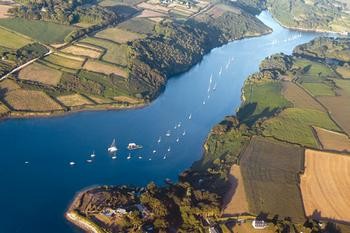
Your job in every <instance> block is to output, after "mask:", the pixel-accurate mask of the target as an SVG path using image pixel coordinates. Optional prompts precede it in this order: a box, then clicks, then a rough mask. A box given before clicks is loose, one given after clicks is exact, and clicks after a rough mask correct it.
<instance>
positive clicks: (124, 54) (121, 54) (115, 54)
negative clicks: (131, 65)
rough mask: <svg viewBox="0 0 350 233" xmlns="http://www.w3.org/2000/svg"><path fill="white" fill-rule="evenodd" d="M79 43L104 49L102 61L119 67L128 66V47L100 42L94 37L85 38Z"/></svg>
mask: <svg viewBox="0 0 350 233" xmlns="http://www.w3.org/2000/svg"><path fill="white" fill-rule="evenodd" d="M81 42H84V43H88V44H92V45H95V46H99V47H101V48H104V49H106V53H105V54H104V55H103V56H102V60H105V61H107V62H111V63H115V64H117V65H121V66H127V64H128V47H127V45H119V44H117V43H113V42H110V41H107V40H102V39H98V38H94V37H87V38H84V39H83V40H81Z"/></svg>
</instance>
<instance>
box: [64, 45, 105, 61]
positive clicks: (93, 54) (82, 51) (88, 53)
mask: <svg viewBox="0 0 350 233" xmlns="http://www.w3.org/2000/svg"><path fill="white" fill-rule="evenodd" d="M61 51H62V52H64V53H70V54H73V55H77V56H84V57H90V58H99V57H100V56H101V54H102V51H101V50H96V49H90V48H86V47H81V46H76V45H72V46H69V47H67V48H64V49H62V50H61Z"/></svg>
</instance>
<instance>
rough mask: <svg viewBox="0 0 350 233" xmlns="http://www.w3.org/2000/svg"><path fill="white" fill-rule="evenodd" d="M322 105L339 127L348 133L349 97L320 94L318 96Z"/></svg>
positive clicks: (349, 131)
mask: <svg viewBox="0 0 350 233" xmlns="http://www.w3.org/2000/svg"><path fill="white" fill-rule="evenodd" d="M318 100H319V101H321V103H322V104H323V105H325V106H326V108H327V109H328V111H329V112H330V114H331V115H332V118H333V119H334V120H335V121H336V122H337V123H338V124H339V125H340V127H341V128H342V129H343V130H344V131H345V132H346V133H347V134H348V135H350V120H349V119H350V104H349V97H348V96H345V95H341V96H321V97H318Z"/></svg>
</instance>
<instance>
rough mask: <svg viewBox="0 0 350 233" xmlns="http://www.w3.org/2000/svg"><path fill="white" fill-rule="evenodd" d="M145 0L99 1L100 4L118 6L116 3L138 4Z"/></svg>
mask: <svg viewBox="0 0 350 233" xmlns="http://www.w3.org/2000/svg"><path fill="white" fill-rule="evenodd" d="M143 1H144V0H103V1H101V2H100V3H99V5H100V6H105V7H106V6H116V5H136V4H139V3H140V2H143Z"/></svg>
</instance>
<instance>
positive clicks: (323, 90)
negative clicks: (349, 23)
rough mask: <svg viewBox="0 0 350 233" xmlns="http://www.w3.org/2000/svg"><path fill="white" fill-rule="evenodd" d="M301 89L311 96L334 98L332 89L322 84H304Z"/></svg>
mask: <svg viewBox="0 0 350 233" xmlns="http://www.w3.org/2000/svg"><path fill="white" fill-rule="evenodd" d="M302 85H303V87H304V88H305V89H306V90H308V91H309V92H310V93H311V94H312V95H313V96H334V95H335V93H334V91H333V89H332V88H331V87H330V86H328V85H326V84H324V83H306V82H304V83H303V84H302Z"/></svg>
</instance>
